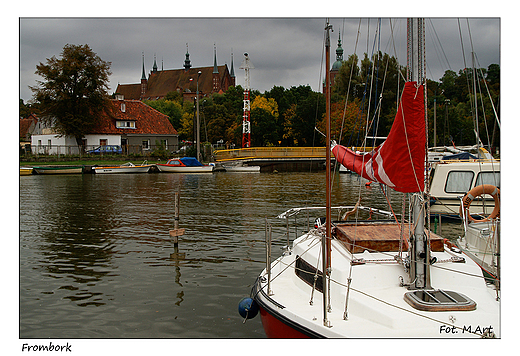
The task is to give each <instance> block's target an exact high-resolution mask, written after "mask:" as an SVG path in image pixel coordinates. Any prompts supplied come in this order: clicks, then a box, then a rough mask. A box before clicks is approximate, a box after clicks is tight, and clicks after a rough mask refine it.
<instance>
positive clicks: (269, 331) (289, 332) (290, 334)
mask: <svg viewBox="0 0 520 356" xmlns="http://www.w3.org/2000/svg"><path fill="white" fill-rule="evenodd" d="M260 317H261V318H262V325H263V327H264V330H265V334H266V335H267V337H268V338H273V339H276V338H280V339H308V338H309V336H307V335H305V334H303V333H301V332H299V331H298V330H296V329H293V328H291V327H290V326H289V325H287V324H285V323H283V322H282V321H280V320H278V319H277V318H276V317H274V316H273V315H271V314H269V313H268V312H267V311H266V310H265V309H264V308H260Z"/></svg>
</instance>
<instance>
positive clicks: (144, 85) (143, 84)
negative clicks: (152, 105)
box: [140, 52, 148, 99]
mask: <svg viewBox="0 0 520 356" xmlns="http://www.w3.org/2000/svg"><path fill="white" fill-rule="evenodd" d="M147 89H148V80H146V73H145V71H144V52H143V74H142V75H141V97H140V98H141V99H142V98H143V97H144V95H145V93H146V90H147Z"/></svg>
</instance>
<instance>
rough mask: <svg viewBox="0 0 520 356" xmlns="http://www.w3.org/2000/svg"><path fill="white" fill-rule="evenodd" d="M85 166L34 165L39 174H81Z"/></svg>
mask: <svg viewBox="0 0 520 356" xmlns="http://www.w3.org/2000/svg"><path fill="white" fill-rule="evenodd" d="M83 168H84V167H83V166H39V167H33V169H34V171H35V172H36V173H38V174H81V173H83Z"/></svg>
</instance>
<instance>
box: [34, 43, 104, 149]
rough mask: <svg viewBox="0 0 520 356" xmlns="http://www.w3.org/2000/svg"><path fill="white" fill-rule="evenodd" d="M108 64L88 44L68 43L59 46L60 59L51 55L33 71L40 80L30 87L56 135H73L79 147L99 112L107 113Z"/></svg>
mask: <svg viewBox="0 0 520 356" xmlns="http://www.w3.org/2000/svg"><path fill="white" fill-rule="evenodd" d="M110 65H111V63H110V62H105V61H103V60H102V59H101V58H100V57H99V56H98V55H96V53H94V52H93V51H92V49H91V48H90V47H89V46H88V45H71V44H67V45H65V47H63V51H62V53H61V57H60V58H56V57H55V56H53V57H51V58H47V62H46V63H45V64H43V63H41V62H40V64H38V65H37V66H36V74H38V75H40V76H41V77H42V78H43V80H42V81H37V86H35V87H30V88H31V90H32V91H33V93H34V94H33V99H34V101H35V102H37V103H38V104H39V108H40V110H41V115H42V117H41V118H42V120H44V121H46V122H48V123H50V124H52V125H53V127H54V129H55V130H56V131H57V132H58V133H59V134H61V135H66V136H72V137H74V138H75V139H76V142H77V144H78V146H81V145H82V139H83V137H84V136H85V135H87V134H89V133H91V130H92V129H93V128H94V127H95V125H96V124H97V121H98V118H99V117H100V115H102V113H107V114H109V112H110V107H111V106H110V100H109V96H108V93H107V89H108V78H109V76H110V74H112V73H111V72H110ZM109 115H110V114H109Z"/></svg>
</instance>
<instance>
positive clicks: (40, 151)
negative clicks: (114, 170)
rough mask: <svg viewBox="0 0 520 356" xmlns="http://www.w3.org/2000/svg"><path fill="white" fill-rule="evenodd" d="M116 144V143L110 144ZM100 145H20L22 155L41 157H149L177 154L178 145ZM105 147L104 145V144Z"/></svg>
mask: <svg viewBox="0 0 520 356" xmlns="http://www.w3.org/2000/svg"><path fill="white" fill-rule="evenodd" d="M108 146H114V145H108ZM98 147H100V146H99V145H88V146H76V145H30V144H25V145H20V157H39V156H56V157H58V158H60V157H61V156H65V157H66V156H70V157H75V156H87V157H102V156H142V157H149V156H152V154H153V153H154V152H156V151H162V152H164V150H165V151H166V152H167V154H168V155H174V154H176V151H177V149H178V147H169V148H166V149H165V148H164V146H162V145H149V146H148V147H145V146H142V145H123V146H117V149H116V150H111V151H104V150H98V152H96V148H98ZM102 147H103V146H102Z"/></svg>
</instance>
